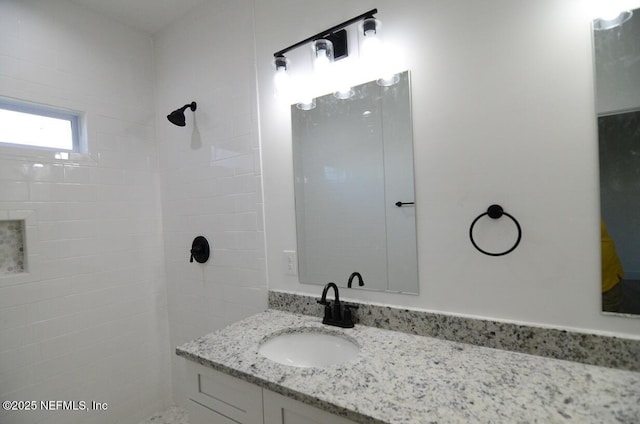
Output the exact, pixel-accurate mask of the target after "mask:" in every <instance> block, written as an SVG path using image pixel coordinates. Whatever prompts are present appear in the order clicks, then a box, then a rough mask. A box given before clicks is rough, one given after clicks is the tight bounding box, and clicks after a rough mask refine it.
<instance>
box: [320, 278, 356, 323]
mask: <svg viewBox="0 0 640 424" xmlns="http://www.w3.org/2000/svg"><path fill="white" fill-rule="evenodd" d="M330 288H333V292H334V295H335V296H334V297H335V299H334V301H333V302H330V301H327V292H328V291H329V289H330ZM317 302H318V303H319V304H321V305H324V317H323V318H322V323H323V324H326V325H333V326H336V327H342V328H352V327H353V318H352V316H351V309H358V305H343V304H342V303H340V293H338V286H336V285H335V283H327V285H326V286H324V290H322V298H320V300H318V301H317Z"/></svg>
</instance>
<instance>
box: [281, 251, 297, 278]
mask: <svg viewBox="0 0 640 424" xmlns="http://www.w3.org/2000/svg"><path fill="white" fill-rule="evenodd" d="M282 273H283V274H284V275H298V257H297V255H296V251H295V250H283V251H282Z"/></svg>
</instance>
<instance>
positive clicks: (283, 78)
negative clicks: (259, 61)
mask: <svg viewBox="0 0 640 424" xmlns="http://www.w3.org/2000/svg"><path fill="white" fill-rule="evenodd" d="M274 63H275V65H276V74H275V75H274V77H273V83H274V86H275V90H276V95H277V96H278V97H283V98H286V97H288V96H289V92H290V91H291V78H290V76H289V73H288V72H287V64H288V61H287V59H286V58H285V57H284V56H279V57H276V58H275V60H274Z"/></svg>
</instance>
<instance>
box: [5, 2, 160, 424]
mask: <svg viewBox="0 0 640 424" xmlns="http://www.w3.org/2000/svg"><path fill="white" fill-rule="evenodd" d="M0 40H2V42H1V43H0V95H2V96H7V97H14V98H19V99H24V100H29V101H33V102H38V103H44V104H51V105H57V106H62V107H66V108H69V109H73V110H79V111H84V112H85V113H86V123H87V133H88V147H89V151H88V154H86V155H73V156H72V157H71V158H70V159H69V160H61V159H55V158H54V156H53V155H52V154H49V155H47V154H33V153H30V152H29V151H26V150H17V149H7V148H0V217H2V216H4V215H6V216H7V217H10V216H11V215H12V214H15V213H17V212H20V213H21V214H22V215H24V216H29V224H28V225H27V228H26V230H27V238H28V243H27V252H26V254H27V256H28V259H29V262H28V270H27V271H28V272H26V273H22V274H15V275H2V276H0V398H1V399H3V400H12V399H13V400H35V401H39V400H69V401H71V400H78V401H79V400H85V401H91V400H95V401H98V402H106V403H108V405H109V409H108V412H106V413H99V414H90V415H87V414H85V413H81V414H79V413H77V412H76V413H73V412H67V413H65V412H61V411H58V412H56V413H51V412H49V413H45V412H42V411H35V412H30V413H24V412H23V413H20V414H15V413H9V412H6V411H0V422H2V423H11V424H15V423H41V422H42V423H86V422H91V423H115V422H123V423H127V422H130V423H135V422H138V421H140V420H142V419H144V418H145V417H146V416H148V415H150V414H151V413H153V412H154V411H157V410H160V409H162V408H163V407H164V406H166V404H167V403H168V402H169V398H170V376H169V355H170V352H169V343H168V328H167V307H166V290H165V287H164V281H165V279H164V252H163V249H162V244H163V240H162V236H161V234H162V233H161V221H160V219H161V214H160V195H159V174H158V156H157V149H156V145H155V128H154V123H155V116H154V109H155V108H154V105H155V103H154V95H153V84H154V79H153V76H154V63H153V45H152V40H151V38H150V37H149V36H147V35H144V34H141V33H138V32H136V31H132V30H130V29H128V28H126V27H123V26H122V25H119V24H116V23H114V22H111V21H108V20H106V19H105V18H102V17H99V16H96V15H94V14H91V13H88V12H84V11H82V10H81V9H80V8H78V6H77V5H75V4H73V3H70V2H67V1H65V0H59V1H55V2H54V1H46V2H45V1H31V0H3V1H1V2H0Z"/></svg>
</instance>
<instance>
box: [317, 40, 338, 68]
mask: <svg viewBox="0 0 640 424" xmlns="http://www.w3.org/2000/svg"><path fill="white" fill-rule="evenodd" d="M311 47H312V52H313V66H314V68H316V71H318V72H325V71H326V70H327V69H328V68H329V65H330V64H331V63H332V62H333V60H334V55H333V43H332V42H331V41H330V40H327V39H325V38H321V39H320V40H315V41H314V42H312V43H311Z"/></svg>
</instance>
